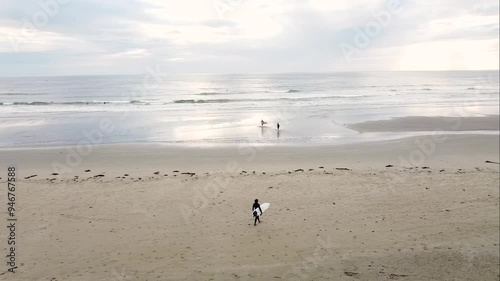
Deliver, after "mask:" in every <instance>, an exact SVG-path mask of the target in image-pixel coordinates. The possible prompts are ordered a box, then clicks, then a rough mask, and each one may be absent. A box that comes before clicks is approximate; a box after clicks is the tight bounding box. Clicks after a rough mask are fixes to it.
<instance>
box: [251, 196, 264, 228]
mask: <svg viewBox="0 0 500 281" xmlns="http://www.w3.org/2000/svg"><path fill="white" fill-rule="evenodd" d="M257 209H259V210H260V213H261V214H262V209H261V208H260V204H259V199H255V202H254V203H253V206H252V211H253V216H254V217H255V221H254V222H253V225H254V226H255V225H257V221H259V223H260V219H259V215H257V214H258V213H257Z"/></svg>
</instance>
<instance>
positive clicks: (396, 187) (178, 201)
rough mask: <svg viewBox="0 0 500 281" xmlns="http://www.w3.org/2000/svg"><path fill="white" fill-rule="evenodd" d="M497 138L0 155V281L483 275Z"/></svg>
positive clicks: (493, 242) (495, 194) (493, 272)
mask: <svg viewBox="0 0 500 281" xmlns="http://www.w3.org/2000/svg"><path fill="white" fill-rule="evenodd" d="M498 141H499V137H498V135H496V136H494V135H492V136H475V135H462V136H446V138H443V136H441V138H433V137H430V136H428V137H421V138H411V139H404V140H398V141H391V142H383V143H368V144H366V143H365V144H357V145H342V146H323V147H300V148H299V147H293V146H290V147H266V146H262V147H259V148H258V149H257V148H254V147H243V148H241V147H240V148H237V147H210V148H194V147H177V146H161V145H154V146H151V145H101V146H96V147H93V149H92V152H91V153H90V154H89V155H87V156H84V157H82V159H81V163H79V164H78V165H76V166H75V167H69V166H68V165H69V164H68V162H66V157H67V155H69V154H68V153H70V152H68V151H71V149H70V150H68V149H66V148H50V149H22V150H14V149H4V150H0V157H1V159H2V160H3V167H2V169H3V170H4V171H5V172H2V175H1V177H2V179H0V184H1V185H4V186H6V178H5V174H6V165H7V164H9V163H14V164H16V165H17V168H18V170H19V177H20V180H19V181H18V182H17V185H18V189H17V198H18V201H17V202H18V210H17V216H18V234H17V235H18V237H17V238H18V249H17V254H18V262H19V265H20V267H19V268H18V272H17V273H15V274H12V273H9V272H6V270H7V267H6V266H5V264H4V266H3V267H2V271H1V273H0V274H1V275H0V280H117V281H118V280H498V279H499V205H498V204H499V165H498V164H496V163H498V162H499V148H498ZM423 143H426V144H427V146H422V145H421V146H419V145H417V144H423ZM432 143H433V144H434V146H433V145H431V144H432ZM426 147H427V148H426ZM432 147H434V149H432ZM426 149H427V150H426ZM418 151H420V152H418ZM254 152H255V154H253V153H254ZM427 152H429V153H427ZM419 155H420V156H422V155H423V158H422V159H420V158H418V157H417V156H419ZM412 157H413V158H412ZM250 158H251V159H250ZM412 159H413V160H412ZM419 159H420V160H419ZM416 160H418V162H416ZM485 161H491V162H489V163H486V162H485ZM56 162H58V163H60V164H64V165H67V166H68V167H69V169H68V170H67V171H62V172H61V171H60V174H59V175H51V174H52V173H53V172H54V171H53V168H52V164H53V163H56ZM412 164H416V165H412ZM387 165H392V167H386V166H387ZM320 167H321V168H320ZM343 168H346V169H343ZM299 169H302V170H299ZM310 169H312V170H310ZM86 170H90V171H89V172H86ZM174 170H178V171H179V172H173V171H174ZM243 171H245V172H243ZM253 171H255V174H254V173H253ZM155 172H158V173H157V174H155ZM186 172H190V173H196V174H182V173H186ZM125 174H128V175H127V176H125ZM33 175H36V176H33ZM99 175H102V176H99ZM30 176H33V177H30ZM26 177H30V178H28V179H24V178H26ZM3 190H4V192H5V193H6V191H5V189H3ZM1 198H2V199H1V200H0V203H1V206H6V205H5V204H6V194H5V195H2V196H1ZM255 198H259V199H260V201H261V202H262V203H264V202H270V203H271V207H270V209H269V210H268V211H267V212H266V213H265V214H264V216H262V223H261V224H259V225H258V226H256V227H254V226H253V220H252V217H251V204H252V202H253V199H255ZM6 211H7V210H6V207H2V208H1V209H0V214H1V217H2V219H3V220H4V223H6V217H7V212H6ZM0 238H1V239H0V243H1V245H2V247H0V249H2V254H3V253H6V252H7V241H6V238H7V236H6V233H5V232H1V237H0Z"/></svg>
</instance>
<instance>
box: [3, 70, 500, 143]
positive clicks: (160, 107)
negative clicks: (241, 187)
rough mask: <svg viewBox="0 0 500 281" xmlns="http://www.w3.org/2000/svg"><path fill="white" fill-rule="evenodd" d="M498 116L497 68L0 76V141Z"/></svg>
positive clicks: (337, 130)
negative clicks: (398, 118) (400, 119)
mask: <svg viewBox="0 0 500 281" xmlns="http://www.w3.org/2000/svg"><path fill="white" fill-rule="evenodd" d="M498 114H499V72H498V71H452V72H346V73H303V74H300V73H295V74H245V75H244V74H241V75H240V74H234V75H215V74H192V75H162V76H154V75H150V74H148V73H145V74H144V75H135V76H61V77H52V76H51V77H3V78H0V147H4V148H5V147H7V148H10V147H46V146H64V145H75V144H78V143H80V142H84V141H89V140H91V141H93V142H95V143H165V144H193V145H216V144H228V143H255V144H301V145H310V144H312V145H314V144H344V143H351V142H362V141H373V140H383V139H393V138H401V137H405V136H408V135H411V134H416V133H415V132H413V133H411V132H408V133H401V132H400V133H383V134H380V133H378V134H375V133H372V134H369V133H363V134H361V133H359V132H357V131H355V130H352V129H350V128H349V124H353V123H359V122H364V121H373V120H384V119H389V118H394V117H404V116H485V115H498ZM261 120H264V121H266V122H267V124H266V125H265V126H263V127H262V126H261V124H260V122H261ZM278 122H279V123H280V125H281V129H280V130H279V131H278V130H276V124H277V123H278ZM464 133H466V132H464Z"/></svg>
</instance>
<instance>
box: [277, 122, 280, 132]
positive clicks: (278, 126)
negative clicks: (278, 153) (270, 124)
mask: <svg viewBox="0 0 500 281" xmlns="http://www.w3.org/2000/svg"><path fill="white" fill-rule="evenodd" d="M276 128H278V131H279V129H280V123H279V122H278V124H276Z"/></svg>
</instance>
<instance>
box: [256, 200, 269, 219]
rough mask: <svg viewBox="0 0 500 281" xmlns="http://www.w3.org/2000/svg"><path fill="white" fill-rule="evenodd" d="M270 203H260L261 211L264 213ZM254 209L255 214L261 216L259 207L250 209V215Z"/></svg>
mask: <svg viewBox="0 0 500 281" xmlns="http://www.w3.org/2000/svg"><path fill="white" fill-rule="evenodd" d="M270 205H271V204H269V203H264V204H260V208H261V209H262V213H264V212H265V211H266V210H267V209H268V208H269V206H270ZM254 211H257V216H262V213H261V212H260V210H259V208H257V209H255V210H252V216H253V212H254Z"/></svg>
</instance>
